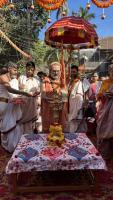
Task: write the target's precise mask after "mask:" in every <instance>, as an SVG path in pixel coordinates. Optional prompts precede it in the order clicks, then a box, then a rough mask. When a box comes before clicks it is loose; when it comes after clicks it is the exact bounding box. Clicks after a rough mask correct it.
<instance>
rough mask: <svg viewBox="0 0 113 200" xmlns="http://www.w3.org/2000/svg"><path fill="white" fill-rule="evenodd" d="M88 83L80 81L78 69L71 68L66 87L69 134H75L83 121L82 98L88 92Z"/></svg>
mask: <svg viewBox="0 0 113 200" xmlns="http://www.w3.org/2000/svg"><path fill="white" fill-rule="evenodd" d="M89 86H90V83H89V82H88V80H87V79H83V80H81V79H80V78H79V75H78V67H77V66H76V65H72V67H71V81H70V83H69V86H68V91H69V115H68V122H69V132H77V131H78V127H79V126H80V123H81V120H82V119H83V111H82V107H83V102H84V96H85V94H86V92H87V91H88V89H89ZM81 126H82V124H81Z"/></svg>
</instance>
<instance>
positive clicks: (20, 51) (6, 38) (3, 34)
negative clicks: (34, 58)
mask: <svg viewBox="0 0 113 200" xmlns="http://www.w3.org/2000/svg"><path fill="white" fill-rule="evenodd" d="M0 37H2V38H4V39H5V40H6V41H7V42H8V43H9V44H10V45H11V46H12V47H13V48H14V49H16V50H17V51H18V52H19V53H20V54H22V55H23V56H24V57H26V58H28V59H31V56H30V55H29V54H27V53H25V52H24V51H22V50H21V49H20V48H19V47H17V45H16V44H14V43H13V42H12V41H11V40H10V39H9V38H8V37H7V36H6V35H5V33H4V32H3V31H1V30H0Z"/></svg>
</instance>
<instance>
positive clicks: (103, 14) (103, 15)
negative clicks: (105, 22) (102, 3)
mask: <svg viewBox="0 0 113 200" xmlns="http://www.w3.org/2000/svg"><path fill="white" fill-rule="evenodd" d="M105 18H106V14H105V12H104V8H103V12H102V15H101V19H105Z"/></svg>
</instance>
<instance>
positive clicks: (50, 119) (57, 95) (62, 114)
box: [41, 62, 67, 133]
mask: <svg viewBox="0 0 113 200" xmlns="http://www.w3.org/2000/svg"><path fill="white" fill-rule="evenodd" d="M41 88H42V97H41V100H42V108H41V111H42V112H41V114H42V129H43V132H46V133H48V132H49V128H50V125H52V124H55V123H58V124H60V125H62V128H63V131H66V124H67V91H66V89H65V88H62V86H61V64H60V63H59V62H52V63H51V64H50V68H49V77H45V78H44V79H43V82H42V87H41Z"/></svg>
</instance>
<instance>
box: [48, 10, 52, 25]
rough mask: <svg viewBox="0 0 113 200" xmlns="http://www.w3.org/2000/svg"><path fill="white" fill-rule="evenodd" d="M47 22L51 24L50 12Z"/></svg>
mask: <svg viewBox="0 0 113 200" xmlns="http://www.w3.org/2000/svg"><path fill="white" fill-rule="evenodd" d="M47 22H48V23H51V13H50V11H49V16H48V19H47Z"/></svg>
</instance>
